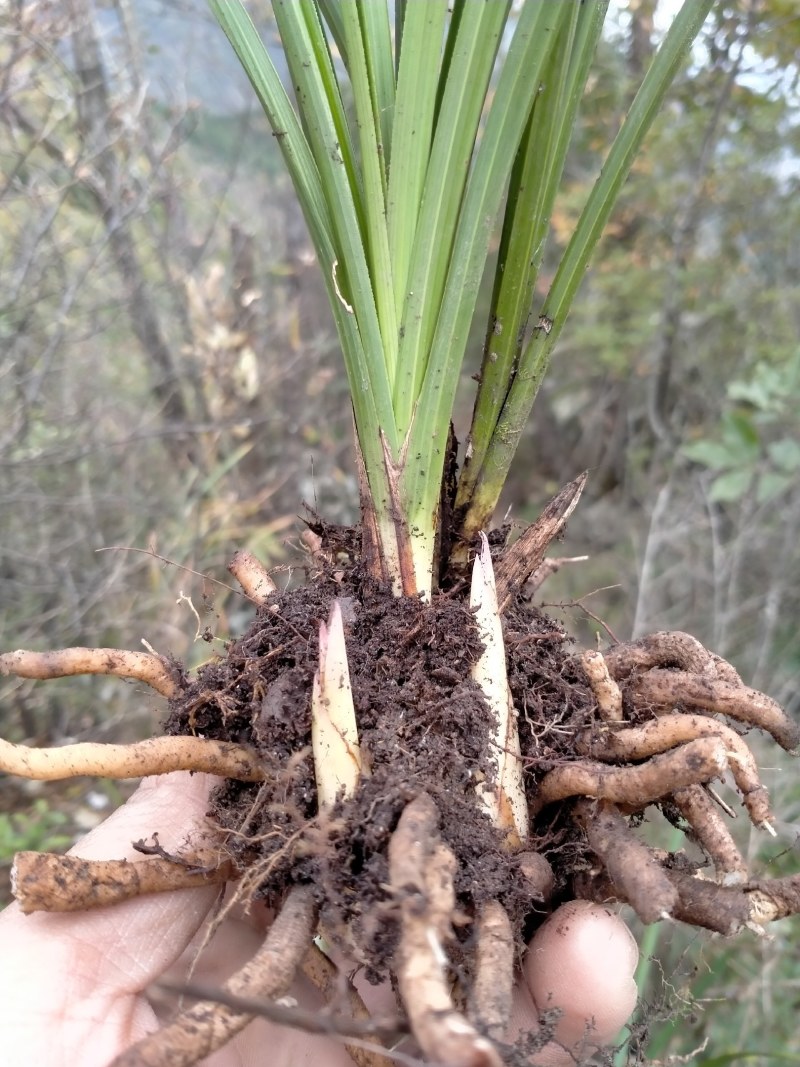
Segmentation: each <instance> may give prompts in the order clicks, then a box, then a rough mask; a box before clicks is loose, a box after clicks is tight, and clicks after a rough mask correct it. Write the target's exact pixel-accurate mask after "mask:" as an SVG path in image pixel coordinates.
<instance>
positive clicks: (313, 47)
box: [273, 0, 397, 449]
mask: <svg viewBox="0 0 800 1067" xmlns="http://www.w3.org/2000/svg"><path fill="white" fill-rule="evenodd" d="M273 9H274V11H275V17H276V20H277V22H278V28H279V30H280V34H281V40H282V41H283V46H284V51H285V53H286V58H287V61H288V63H289V69H290V71H291V74H292V82H293V84H294V87H295V93H296V94H297V100H298V106H299V108H300V110H301V113H302V115H303V119H304V122H305V125H306V128H307V130H308V138H309V142H310V144H311V147H312V150H313V152H314V158H315V160H316V162H317V166H318V168H319V173H320V181H321V183H322V188H323V192H324V194H325V197H326V200H327V203H328V207H329V211H330V216H331V221H332V226H333V231H334V239H335V245H336V250H337V257H336V258H337V260H338V263H337V273H336V279H335V281H336V289H337V299H338V300H339V302H340V303H341V304H342V305H343V306H346V307H349V308H350V309H351V310H352V313H353V314H354V315H355V319H356V322H357V324H358V330H359V333H360V334H361V337H362V342H363V346H364V349H365V350H366V352H367V353H368V354H369V358H368V360H367V368H366V369H367V379H366V381H364V382H360V383H355V388H356V389H359V388H361V389H364V388H366V389H368V390H369V391H371V392H372V393H373V395H374V398H375V407H376V410H377V412H378V417H379V419H380V423H381V427H382V429H383V432H384V433H385V434H386V437H387V439H388V441H389V445H390V448H392V449H395V448H396V447H397V431H396V426H395V420H394V414H393V410H392V405H391V388H390V381H389V376H388V374H387V372H386V366H385V364H384V362H383V359H381V358H377V359H376V358H375V354H376V353H378V354H380V352H381V349H382V339H381V332H380V326H379V322H378V315H377V310H376V307H375V299H374V294H373V291H372V284H371V281H370V276H369V264H368V260H367V253H366V249H365V247H364V241H363V236H362V235H363V230H362V220H361V217H360V214H359V210H358V206H357V202H356V197H357V193H358V190H357V188H356V185H357V183H356V180H355V178H354V177H353V173H352V169H351V168H350V167H348V165H347V161H346V156H345V154H344V147H345V142H346V132H345V129H344V125H343V123H344V120H343V107H342V105H341V100H340V97H339V94H338V87H337V86H335V85H334V84H332V82H335V78H334V76H333V72H332V69H331V68H330V57H329V55H328V52H327V42H326V41H325V38H324V34H323V32H322V26H321V23H320V22H319V20H318V18H317V14H316V11H315V9H314V6H313V3H312V2H311V0H274V4H273ZM360 430H361V428H360V427H359V431H360ZM359 436H361V434H360V432H359ZM363 443H364V444H365V443H366V442H363Z"/></svg>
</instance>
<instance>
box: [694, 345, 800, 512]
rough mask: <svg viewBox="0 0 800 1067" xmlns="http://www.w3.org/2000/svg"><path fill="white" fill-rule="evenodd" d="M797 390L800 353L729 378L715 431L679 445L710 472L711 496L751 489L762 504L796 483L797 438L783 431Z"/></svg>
mask: <svg viewBox="0 0 800 1067" xmlns="http://www.w3.org/2000/svg"><path fill="white" fill-rule="evenodd" d="M799 391H800V358H795V359H794V361H793V362H791V363H788V364H787V363H782V364H778V365H770V364H767V363H758V364H757V365H756V366H755V367H754V368H753V373H752V375H751V376H750V377H749V378H748V379H739V380H736V381H732V382H729V383H728V386H727V388H726V397H727V401H728V405H727V407H726V410H725V411H724V412H723V414H722V418H721V420H720V425H719V427H718V430H717V432H716V433H715V434H713V435H708V436H704V437H701V438H698V439H697V440H694V441H689V442H688V443H687V444H685V445H684V446H683V448H682V452H683V455H684V456H686V457H687V459H690V460H693V461H694V462H695V463H698V464H700V465H701V466H703V467H706V468H707V469H708V471H709V472H710V475H711V484H710V489H709V497H710V499H711V500H712V501H714V502H717V503H723V504H725V503H735V502H737V501H739V500H741V499H742V497H744V496H745V495H746V494H748V493H753V494H754V495H755V499H756V501H757V503H759V504H764V503H767V502H768V501H770V500H773V499H775V498H776V497H779V496H780V495H781V494H783V493H785V492H786V491H787V490H788V489H790V488H792V487H793V486H794V485H795V484H796V482H797V478H798V474H800V442H798V441H797V438H796V437H794V436H788V435H787V434H786V432H785V431H786V427H787V426H789V425H791V424H792V421H793V419H792V414H793V408H794V403H795V398H796V397H797V395H798V392H799Z"/></svg>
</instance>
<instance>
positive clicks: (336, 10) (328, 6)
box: [317, 0, 349, 69]
mask: <svg viewBox="0 0 800 1067" xmlns="http://www.w3.org/2000/svg"><path fill="white" fill-rule="evenodd" d="M317 3H318V4H319V10H320V14H321V15H322V17H323V19H324V20H325V25H326V26H327V27H328V29H329V30H330V34H331V37H332V38H333V41H334V44H335V45H336V47H337V48H338V50H339V55H340V56H341V59H342V62H343V63H344V65H345V67H346V68H347V69H349V66H348V62H347V44H346V43H345V39H344V23H343V22H342V9H341V8H342V5H341V0H317Z"/></svg>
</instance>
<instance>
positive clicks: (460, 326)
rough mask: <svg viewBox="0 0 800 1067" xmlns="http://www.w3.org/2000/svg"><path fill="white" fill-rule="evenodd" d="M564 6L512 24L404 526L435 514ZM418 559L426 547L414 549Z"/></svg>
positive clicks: (455, 260) (427, 384) (427, 383)
mask: <svg viewBox="0 0 800 1067" xmlns="http://www.w3.org/2000/svg"><path fill="white" fill-rule="evenodd" d="M569 10H570V8H569V5H565V4H528V5H526V6H525V7H524V8H523V9H522V11H521V13H520V16H519V20H518V22H517V27H516V30H515V33H514V37H513V39H512V41H511V45H510V48H509V51H508V55H507V57H506V59H505V62H504V64H503V69H502V72H501V74H500V79H499V81H498V84H497V89H496V90H495V95H494V99H493V101H492V107H491V110H490V112H489V115H488V118H487V120H486V127H485V129H484V132H483V138H482V140H481V143H480V145H479V146H478V149H477V153H476V156H475V159H474V163H473V168H472V173H471V174H470V178H469V184H468V187H467V191H466V195H465V197H464V203H463V207H462V210H461V214H460V217H459V221H458V231H457V234H456V239H455V242H454V246H453V250H452V254H451V256H450V265H449V272H448V275H447V281H446V287H445V291H444V295H443V299H442V300H441V307H440V310H439V315H438V320H437V322H436V324H435V325H436V332H435V336H434V338H433V343H432V346H431V352H430V357H429V361H428V366H427V368H426V373H425V380H424V386H423V389H422V392H421V394H420V397H419V402H418V405H417V409H416V412H415V415H414V423H413V426H412V429H411V436H410V441H409V454H410V455H413V456H415V457H419V462H418V463H416V464H414V465H410V466H409V467H408V469H407V471H406V472H405V477H404V483H403V488H404V492H405V499H406V501H407V504H408V507H409V517H410V519H411V523H412V526H413V525H417V526H418V527H419V528H420V529H423V530H424V529H427V528H429V527H430V525H431V522H432V517H433V516H435V514H436V508H437V504H438V499H439V492H440V485H441V477H442V470H443V464H444V458H445V451H446V434H447V427H448V425H449V421H450V415H451V412H452V408H453V402H454V399H455V390H456V385H457V383H458V376H459V371H460V368H461V363H462V361H463V358H464V352H465V349H466V343H467V339H468V336H469V329H470V324H471V322H472V318H473V314H474V311H475V304H476V301H477V297H478V291H479V288H480V282H481V278H482V276H483V268H484V264H485V262H486V257H487V255H488V250H489V241H490V239H491V235H492V232H493V229H494V225H495V220H496V218H497V214H498V212H499V208H500V204H501V200H502V197H503V193H504V191H505V188H506V185H507V182H508V175H509V171H510V169H511V165H512V163H513V160H514V156H515V153H516V147H517V145H518V144H519V141H520V138H521V136H522V133H523V130H524V128H525V126H526V124H527V120H528V115H529V114H530V111H531V108H532V107H533V101H534V98H535V96H536V94H537V92H538V88H539V75H540V74H541V71H542V70H543V68H544V64H545V62H546V60H547V57H548V55H549V53H550V51H551V49H552V48H553V47H554V43H555V41H556V40H557V29H558V26H559V25H560V23H561V22H562V20H564V19H566V18H568V16H569ZM419 551H420V552H422V553H425V552H427V551H428V547H427V546H423V545H422V544H421V539H420V545H419Z"/></svg>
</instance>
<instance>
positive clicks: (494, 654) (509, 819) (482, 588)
mask: <svg viewBox="0 0 800 1067" xmlns="http://www.w3.org/2000/svg"><path fill="white" fill-rule="evenodd" d="M480 538H481V548H480V552H479V553H478V555H477V556H476V557H475V564H474V567H473V570H472V589H471V592H470V606H471V607H472V608H473V610H474V611H475V620H476V622H477V625H478V633H479V635H480V639H481V641H482V642H483V646H484V650H483V652H482V653H481V656H480V659H479V660H478V662H477V663H476V664H475V666H474V667H473V668H472V677H473V678H474V680H475V681H476V682H477V683H478V685H479V686H480V687H481V689H482V690H483V693H484V696H485V697H486V700H487V702H488V704H489V707H490V708H491V709H492V711H493V712H494V715H495V718H496V721H497V725H496V728H495V733H494V738H493V740H494V747H495V752H496V755H497V778H496V781H495V782H494V785H493V786H491V787H489V786H482V787H480V788H479V797H480V799H481V801H482V803H483V804H484V806H485V808H486V810H487V811H488V813H489V815H490V817H491V819H492V822H493V823H494V824H495V826H497V827H499V828H500V829H502V830H505V831H506V832H507V833H508V843H509V845H512V846H515V845H518V844H520V843H522V842H524V841H526V840H527V837H528V805H527V801H526V799H525V788H524V786H523V782H522V754H521V751H520V745H519V733H518V731H517V712H516V709H515V708H514V704H513V702H512V699H511V691H510V690H509V688H508V675H507V673H506V652H505V645H504V643H503V629H502V625H501V622H500V612H499V610H498V607H497V591H496V589H495V582H494V570H493V568H492V556H491V552H490V550H489V541H488V538H487V537H486V534H485V533H483V532H481V535H480Z"/></svg>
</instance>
